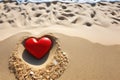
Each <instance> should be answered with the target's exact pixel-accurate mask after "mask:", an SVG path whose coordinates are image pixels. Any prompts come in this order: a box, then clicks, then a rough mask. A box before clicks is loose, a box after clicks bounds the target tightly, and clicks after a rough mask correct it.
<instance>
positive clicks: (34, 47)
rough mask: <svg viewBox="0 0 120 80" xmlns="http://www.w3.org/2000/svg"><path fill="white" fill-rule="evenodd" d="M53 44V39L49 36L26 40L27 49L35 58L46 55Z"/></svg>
mask: <svg viewBox="0 0 120 80" xmlns="http://www.w3.org/2000/svg"><path fill="white" fill-rule="evenodd" d="M51 46H52V41H51V39H50V38H48V37H42V38H34V37H31V38H28V39H27V40H26V41H25V48H26V50H27V51H28V52H29V53H30V54H31V55H32V56H34V57H35V58H37V59H41V58H42V57H43V56H45V55H46V54H47V53H48V51H49V50H50V48H51Z"/></svg>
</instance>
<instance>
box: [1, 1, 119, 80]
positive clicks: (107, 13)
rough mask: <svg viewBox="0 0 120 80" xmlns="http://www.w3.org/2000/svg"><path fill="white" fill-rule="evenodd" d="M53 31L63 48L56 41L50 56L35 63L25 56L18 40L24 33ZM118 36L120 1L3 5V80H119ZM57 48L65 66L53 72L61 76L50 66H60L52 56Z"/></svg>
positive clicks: (40, 33)
mask: <svg viewBox="0 0 120 80" xmlns="http://www.w3.org/2000/svg"><path fill="white" fill-rule="evenodd" d="M51 33H52V34H53V35H54V37H56V38H57V42H58V43H59V46H57V45H58V44H57V43H56V42H55V44H54V46H53V48H52V49H51V50H50V53H49V55H48V56H47V58H46V57H45V58H44V59H42V60H41V61H39V62H38V63H37V62H36V61H35V60H33V59H32V58H31V57H30V58H28V57H26V56H29V55H23V53H26V52H24V47H23V44H22V43H21V42H19V41H23V40H24V38H23V37H24V36H27V37H28V36H35V37H41V36H42V35H46V34H51ZM119 35H120V2H114V3H109V2H100V3H96V4H85V3H84V4H75V3H61V2H51V3H36V4H35V3H26V4H21V5H18V4H17V3H16V2H11V3H7V2H6V3H0V52H1V56H0V58H1V60H0V70H1V71H0V80H56V79H57V80H120V76H119V74H120V70H119V69H120V37H119ZM57 49H59V50H60V52H59V51H58V52H57V54H58V55H59V54H60V55H62V56H63V57H62V58H63V59H62V60H63V63H64V61H65V66H64V69H63V70H61V71H57V70H55V71H56V73H55V75H56V74H57V73H58V72H59V73H61V75H57V76H53V77H54V78H51V79H50V78H49V77H50V74H48V72H49V71H46V67H47V65H49V64H50V65H52V64H53V63H54V65H55V66H57V65H58V64H57V62H56V61H54V60H53V59H54V55H55V54H56V53H55V51H56V50H57ZM61 51H63V52H61ZM64 52H65V53H66V54H64ZM16 55H17V56H16ZM14 58H16V60H15V59H14ZM64 58H65V59H64ZM11 61H12V62H11ZM51 62H53V63H52V64H51ZM14 64H17V65H19V67H17V66H15V65H14ZM56 64H57V65H56ZM66 64H67V65H66ZM20 65H24V66H25V68H24V66H22V67H20ZM62 65H63V64H62ZM60 66H61V65H58V66H57V68H58V67H60ZM21 68H22V69H24V70H20V69H21ZM28 68H29V69H28ZM43 68H44V69H43ZM53 68H54V67H53ZM38 69H39V71H40V72H39V71H36V70H38ZM54 69H55V68H54ZM59 69H61V67H60V68H59ZM19 70H20V74H19ZM25 70H28V71H25ZM42 70H43V72H44V71H46V73H45V75H44V74H41V73H42ZM50 70H52V69H50ZM55 71H54V72H55ZM23 73H25V75H21V74H23ZM29 73H30V74H29ZM34 74H35V76H34ZM46 74H48V76H46ZM26 75H27V77H28V78H26V77H25V76H26ZM40 76H43V78H45V79H43V78H41V77H40ZM15 77H16V78H15ZM37 78H39V79H37Z"/></svg>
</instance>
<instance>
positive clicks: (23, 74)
mask: <svg viewBox="0 0 120 80" xmlns="http://www.w3.org/2000/svg"><path fill="white" fill-rule="evenodd" d="M50 36H51V35H50ZM52 37H53V38H54V39H55V37H54V36H52ZM24 39H26V37H24V38H22V40H20V42H19V43H18V45H17V47H16V49H15V51H14V52H13V53H12V55H11V56H10V59H9V69H10V71H11V72H12V73H14V75H15V77H16V79H17V80H56V79H58V78H59V77H60V76H61V75H62V74H63V73H64V71H65V70H66V69H67V65H68V63H69V60H68V57H67V55H66V53H65V52H63V51H62V50H61V48H60V45H59V43H58V41H57V39H55V45H54V46H56V51H55V55H54V57H53V59H52V60H51V62H50V63H48V64H47V65H46V66H45V67H44V68H40V69H37V70H36V69H34V68H33V67H30V66H29V65H28V64H26V63H24V62H23V61H22V59H21V58H20V57H19V56H18V54H19V53H18V47H19V45H21V41H23V40H24Z"/></svg>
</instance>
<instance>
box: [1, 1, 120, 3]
mask: <svg viewBox="0 0 120 80" xmlns="http://www.w3.org/2000/svg"><path fill="white" fill-rule="evenodd" d="M2 1H3V0H0V2H2ZM16 1H17V2H18V3H28V2H34V3H42V2H52V1H60V2H68V3H96V2H105V1H106V2H115V1H120V0H16Z"/></svg>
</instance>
